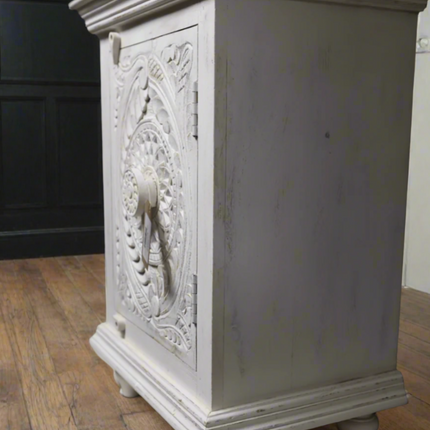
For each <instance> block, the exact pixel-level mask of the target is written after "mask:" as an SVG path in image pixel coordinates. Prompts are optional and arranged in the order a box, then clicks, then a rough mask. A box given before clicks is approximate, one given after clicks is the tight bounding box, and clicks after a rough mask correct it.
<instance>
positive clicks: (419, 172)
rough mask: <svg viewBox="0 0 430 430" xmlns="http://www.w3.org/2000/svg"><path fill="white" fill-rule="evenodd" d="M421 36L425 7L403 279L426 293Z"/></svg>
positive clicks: (429, 173)
mask: <svg viewBox="0 0 430 430" xmlns="http://www.w3.org/2000/svg"><path fill="white" fill-rule="evenodd" d="M424 40H430V8H429V7H427V9H426V10H425V11H424V12H423V13H421V14H420V20H419V26H418V32H417V55H416V63H415V83H414V104H413V114H412V132H411V153H410V162H409V187H408V205H407V223H406V245H405V266H404V271H403V276H404V281H403V283H404V285H406V286H407V287H410V288H414V289H417V290H420V291H424V292H426V293H430V264H429V261H430V187H429V184H430V168H429V166H430V143H429V136H430V119H429V118H430V47H428V46H427V47H426V46H425V44H423V41H424ZM420 43H421V45H422V46H420Z"/></svg>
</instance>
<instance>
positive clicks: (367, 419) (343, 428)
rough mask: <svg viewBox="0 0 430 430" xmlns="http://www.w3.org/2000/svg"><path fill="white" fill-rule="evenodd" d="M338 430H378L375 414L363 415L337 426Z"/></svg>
mask: <svg viewBox="0 0 430 430" xmlns="http://www.w3.org/2000/svg"><path fill="white" fill-rule="evenodd" d="M337 427H338V428H339V430H378V428H379V420H378V416H377V415H376V414H371V415H365V416H363V417H359V418H354V419H352V420H347V421H342V422H340V423H338V424H337Z"/></svg>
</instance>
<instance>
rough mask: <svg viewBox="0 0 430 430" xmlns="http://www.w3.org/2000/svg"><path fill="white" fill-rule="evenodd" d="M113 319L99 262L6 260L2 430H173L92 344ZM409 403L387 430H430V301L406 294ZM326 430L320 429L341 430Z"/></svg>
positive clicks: (0, 302)
mask: <svg viewBox="0 0 430 430" xmlns="http://www.w3.org/2000/svg"><path fill="white" fill-rule="evenodd" d="M104 318H105V298H104V259H103V256H101V255H89V256H79V257H61V258H46V259H35V260H14V261H0V430H60V429H61V430H63V429H70V430H72V429H73V430H97V429H106V430H121V429H128V430H168V429H171V427H170V426H169V425H168V424H167V423H166V422H165V421H164V420H163V419H162V418H161V417H160V416H159V415H158V414H157V413H156V412H155V411H154V410H153V409H152V408H151V407H150V406H149V405H148V404H147V403H146V402H145V401H144V400H143V399H142V398H140V397H138V398H135V399H125V398H123V397H122V396H120V394H119V390H118V387H117V385H116V384H115V382H114V380H113V377H112V372H111V370H110V368H108V366H106V365H105V364H104V363H103V362H102V361H101V360H99V359H98V357H97V356H96V355H95V354H94V353H93V351H92V349H91V347H90V345H89V342H88V339H89V338H90V336H91V335H92V334H93V333H94V331H95V329H96V326H97V325H98V324H99V323H100V322H102V321H104ZM398 363H399V366H398V367H399V369H400V370H401V371H402V372H403V375H404V377H405V381H406V386H407V389H408V391H409V404H408V405H407V406H404V407H401V408H396V409H392V410H389V411H384V412H381V413H380V414H379V418H380V422H381V426H380V429H381V430H424V429H426V430H430V296H428V295H426V294H423V293H420V292H417V291H414V290H409V289H408V290H404V292H403V297H402V310H401V326H400V337H399V352H398ZM334 429H336V427H335V426H326V427H324V428H320V430H334Z"/></svg>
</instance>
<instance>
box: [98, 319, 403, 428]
mask: <svg viewBox="0 0 430 430" xmlns="http://www.w3.org/2000/svg"><path fill="white" fill-rule="evenodd" d="M90 343H91V346H92V347H93V349H94V351H95V352H96V353H97V355H99V357H100V358H101V359H102V360H104V361H105V362H106V363H107V364H108V365H109V366H110V367H112V369H113V370H116V371H117V372H118V373H119V374H120V375H121V376H122V377H123V378H124V379H125V380H126V381H127V382H128V383H129V384H130V385H131V386H132V387H133V388H134V390H136V391H137V392H138V393H139V394H140V395H141V396H142V397H143V398H144V399H145V400H146V401H147V402H148V403H149V404H150V405H151V406H152V407H153V408H154V409H155V410H157V412H158V413H159V414H160V415H161V416H162V417H163V418H164V419H165V420H166V421H167V422H168V423H169V424H170V425H171V426H172V427H173V428H174V429H176V430H205V429H217V430H227V429H228V430H245V429H246V430H269V429H271V430H274V429H276V430H281V429H282V430H309V429H313V428H316V427H319V426H323V425H326V424H331V423H337V422H340V421H344V420H348V419H351V418H355V417H359V416H362V415H368V414H371V413H374V412H378V411H381V410H384V409H389V408H394V407H397V406H402V405H404V404H406V403H407V397H406V391H405V388H404V383H403V377H402V375H401V373H400V372H398V371H392V372H387V373H383V374H380V375H377V376H372V377H368V378H362V379H357V380H353V381H348V382H344V383H340V384H336V385H331V386H327V387H323V388H318V389H314V390H308V391H303V392H301V393H295V394H293V395H286V396H282V397H277V398H274V399H270V400H264V401H260V402H256V403H252V404H247V405H241V406H237V407H234V408H229V409H224V410H217V411H213V412H210V411H204V410H202V409H201V408H200V407H199V406H198V405H196V404H195V403H193V402H192V401H191V400H190V399H188V398H186V397H185V396H184V395H183V394H182V393H181V392H179V391H178V390H177V389H176V388H175V387H174V386H172V385H171V384H170V383H169V382H168V381H167V380H166V378H164V377H163V376H162V375H161V374H160V372H158V371H157V369H155V368H154V367H153V366H151V365H149V364H148V363H147V362H145V361H144V360H143V359H142V356H141V355H140V356H139V357H138V358H137V357H136V350H135V349H134V348H133V347H132V346H130V345H129V344H128V343H127V341H126V340H124V339H122V338H121V336H120V335H119V332H117V331H116V330H115V329H114V328H113V327H111V326H110V325H108V324H107V323H104V324H101V325H99V327H98V328H97V332H96V333H95V334H94V336H93V337H92V338H91V340H90Z"/></svg>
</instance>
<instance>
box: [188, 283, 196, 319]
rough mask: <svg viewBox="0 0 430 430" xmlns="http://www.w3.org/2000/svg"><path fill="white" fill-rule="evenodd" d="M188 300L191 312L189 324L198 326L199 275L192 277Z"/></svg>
mask: <svg viewBox="0 0 430 430" xmlns="http://www.w3.org/2000/svg"><path fill="white" fill-rule="evenodd" d="M188 299H189V311H190V319H189V324H190V325H192V324H194V325H197V275H192V276H191V282H190V284H189V285H188Z"/></svg>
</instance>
